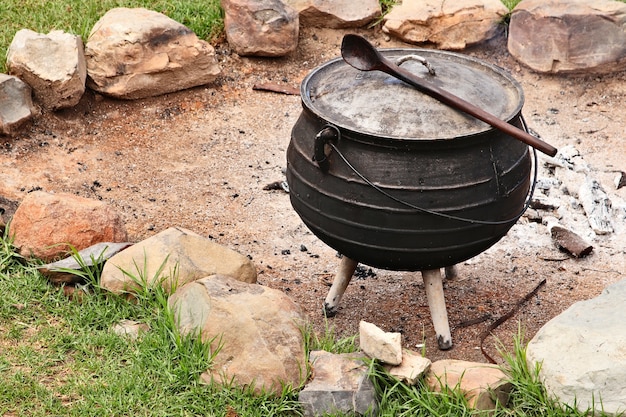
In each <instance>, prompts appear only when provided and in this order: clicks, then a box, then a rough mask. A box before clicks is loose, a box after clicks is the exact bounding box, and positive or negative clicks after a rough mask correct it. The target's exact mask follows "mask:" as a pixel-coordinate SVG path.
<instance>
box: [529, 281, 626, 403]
mask: <svg viewBox="0 0 626 417" xmlns="http://www.w3.org/2000/svg"><path fill="white" fill-rule="evenodd" d="M624 305H626V280H622V281H619V282H617V283H615V284H613V285H611V286H609V287H607V288H606V289H605V290H604V291H603V292H602V294H601V295H600V296H598V297H596V298H593V299H591V300H586V301H579V302H577V303H575V304H573V305H572V306H571V307H570V308H568V309H567V310H565V311H564V312H563V313H561V314H559V315H558V316H556V317H555V318H553V319H552V320H550V321H549V322H548V323H546V324H545V325H544V326H543V327H542V328H541V329H540V330H539V331H538V332H537V334H536V335H535V337H533V339H532V340H531V341H530V343H529V344H528V347H527V351H526V354H527V359H528V364H529V366H531V367H532V368H533V369H534V367H535V366H536V365H538V364H541V369H540V372H539V376H540V378H541V381H542V382H543V384H544V385H545V387H546V389H547V390H548V392H549V393H550V394H551V395H553V396H555V397H556V398H558V399H559V400H560V401H561V402H563V403H564V404H567V405H569V406H570V407H577V408H578V409H579V410H581V411H584V410H587V409H588V408H590V407H592V408H595V411H596V413H597V414H600V411H601V410H602V411H603V412H605V413H607V415H611V414H618V413H619V412H624V411H626V395H624V381H625V380H626V349H624V346H626V321H625V320H624ZM592 414H593V413H592Z"/></svg>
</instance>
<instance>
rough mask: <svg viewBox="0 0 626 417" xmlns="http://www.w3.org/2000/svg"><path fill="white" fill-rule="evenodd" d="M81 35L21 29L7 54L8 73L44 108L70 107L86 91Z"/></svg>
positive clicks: (76, 102)
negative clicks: (29, 90) (20, 81)
mask: <svg viewBox="0 0 626 417" xmlns="http://www.w3.org/2000/svg"><path fill="white" fill-rule="evenodd" d="M83 49H84V48H83V41H82V40H81V39H80V36H76V35H72V34H69V33H65V32H63V31H60V30H54V31H52V32H50V33H48V34H47V35H45V34H42V33H37V32H33V31H32V30H28V29H22V30H20V31H18V32H17V33H16V34H15V37H13V41H12V42H11V45H10V46H9V50H8V52H7V68H8V69H9V74H11V75H15V76H17V77H20V79H22V80H24V82H26V83H27V84H28V85H30V87H31V88H32V89H33V94H34V96H35V99H36V101H37V102H38V103H40V104H41V106H42V107H43V108H45V109H50V110H56V109H62V108H67V107H73V106H75V105H76V104H78V102H79V101H80V98H81V97H82V96H83V93H84V92H85V80H86V78H87V69H86V67H85V54H84V50H83Z"/></svg>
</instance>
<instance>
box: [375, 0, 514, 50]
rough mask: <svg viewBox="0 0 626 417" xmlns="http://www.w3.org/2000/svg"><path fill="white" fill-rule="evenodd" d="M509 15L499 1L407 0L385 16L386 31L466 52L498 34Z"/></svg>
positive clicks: (412, 40)
mask: <svg viewBox="0 0 626 417" xmlns="http://www.w3.org/2000/svg"><path fill="white" fill-rule="evenodd" d="M507 13H508V9H507V8H506V7H505V6H504V5H503V4H502V2H501V1H500V0H458V1H444V0H404V1H403V2H401V3H400V4H397V5H395V6H393V8H392V9H391V12H389V13H388V14H387V15H386V16H385V18H384V22H385V23H384V25H383V31H384V32H385V33H389V34H390V35H393V36H395V37H397V38H398V39H401V40H403V41H405V42H409V43H432V44H434V45H436V46H437V48H439V49H464V48H466V47H467V46H471V45H475V44H478V43H481V42H484V41H486V40H488V39H491V38H492V37H494V36H495V35H496V34H498V33H499V31H500V30H501V27H502V25H501V22H502V20H503V19H504V16H505V15H506V14H507Z"/></svg>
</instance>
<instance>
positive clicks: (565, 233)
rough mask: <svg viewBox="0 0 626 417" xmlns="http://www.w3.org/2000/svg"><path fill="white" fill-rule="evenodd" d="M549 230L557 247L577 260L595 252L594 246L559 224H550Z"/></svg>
mask: <svg viewBox="0 0 626 417" xmlns="http://www.w3.org/2000/svg"><path fill="white" fill-rule="evenodd" d="M548 230H549V231H550V236H552V240H553V241H554V243H555V244H556V246H557V247H558V248H559V249H561V250H564V251H565V252H567V253H569V254H571V255H573V256H574V257H576V258H583V257H585V256H587V255H589V254H590V253H591V251H592V250H593V246H592V245H590V244H589V243H588V242H587V241H585V239H583V238H582V237H580V236H579V235H578V234H577V233H575V232H574V231H572V230H570V229H568V228H566V227H563V226H561V225H560V224H558V223H552V224H548Z"/></svg>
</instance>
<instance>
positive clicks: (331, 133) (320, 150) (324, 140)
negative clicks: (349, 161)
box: [313, 125, 341, 172]
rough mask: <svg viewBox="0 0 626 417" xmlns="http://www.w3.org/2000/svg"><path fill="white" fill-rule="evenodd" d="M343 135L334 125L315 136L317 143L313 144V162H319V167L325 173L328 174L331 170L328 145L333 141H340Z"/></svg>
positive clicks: (327, 126) (325, 127)
mask: <svg viewBox="0 0 626 417" xmlns="http://www.w3.org/2000/svg"><path fill="white" fill-rule="evenodd" d="M340 136H341V133H340V132H339V129H337V127H335V126H333V125H326V126H324V128H323V129H322V130H320V131H319V132H318V133H317V135H315V141H314V143H313V161H314V162H317V165H318V166H319V167H320V169H321V170H322V171H323V172H328V169H329V168H330V161H329V160H328V154H327V153H326V144H328V142H330V141H332V140H335V141H336V140H339V138H340Z"/></svg>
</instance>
